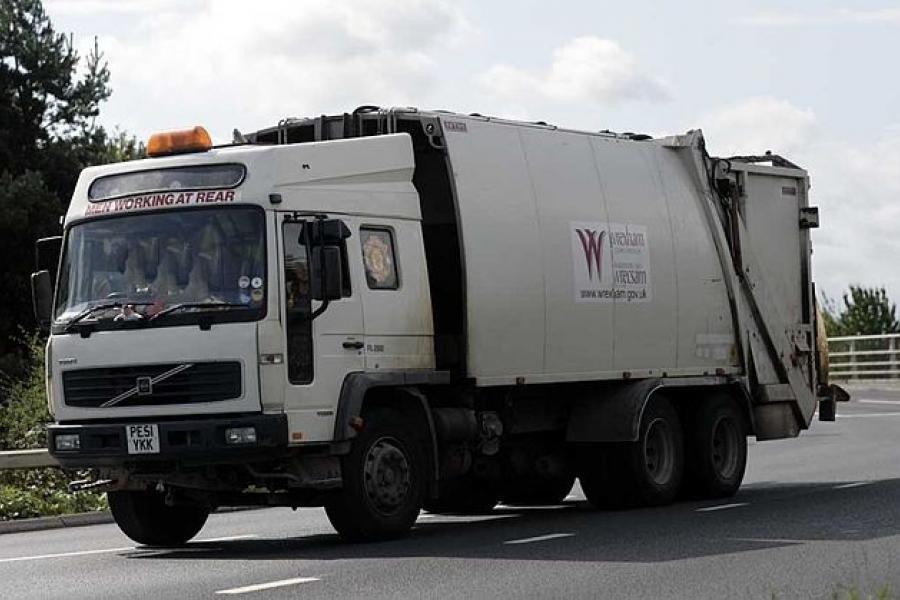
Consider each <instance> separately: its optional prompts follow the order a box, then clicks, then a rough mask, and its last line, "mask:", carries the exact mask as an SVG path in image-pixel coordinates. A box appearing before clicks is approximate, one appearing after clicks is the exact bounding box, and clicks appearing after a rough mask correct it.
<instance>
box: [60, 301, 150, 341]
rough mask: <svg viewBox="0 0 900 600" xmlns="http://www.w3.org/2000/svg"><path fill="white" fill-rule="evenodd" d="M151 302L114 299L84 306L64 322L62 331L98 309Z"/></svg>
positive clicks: (148, 304) (143, 304)
mask: <svg viewBox="0 0 900 600" xmlns="http://www.w3.org/2000/svg"><path fill="white" fill-rule="evenodd" d="M151 304H153V303H152V302H120V301H118V300H116V301H115V302H105V303H103V304H98V305H96V306H91V307H90V308H86V309H84V310H83V311H81V312H80V313H78V314H77V315H75V316H74V317H72V318H71V319H69V321H68V322H67V323H66V325H65V328H64V329H63V331H64V332H65V333H68V332H69V331H70V329H71V327H72V326H73V325H75V324H76V323H78V322H80V321H82V320H84V319H86V318H88V317H89V316H91V315H92V314H94V313H95V312H97V311H100V310H109V309H111V308H123V307H125V306H150V305H151Z"/></svg>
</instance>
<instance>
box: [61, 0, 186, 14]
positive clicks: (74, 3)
mask: <svg viewBox="0 0 900 600" xmlns="http://www.w3.org/2000/svg"><path fill="white" fill-rule="evenodd" d="M184 4H185V2H184V0H47V1H45V2H44V8H45V9H46V10H47V12H48V13H50V14H51V15H54V16H55V15H97V14H104V15H106V14H109V13H134V14H139V13H147V12H151V11H159V10H166V9H171V8H176V7H177V6H179V5H181V7H182V8H183V7H184Z"/></svg>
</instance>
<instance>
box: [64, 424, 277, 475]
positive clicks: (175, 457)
mask: <svg viewBox="0 0 900 600" xmlns="http://www.w3.org/2000/svg"><path fill="white" fill-rule="evenodd" d="M140 423H142V424H155V425H157V426H158V428H159V453H154V454H129V453H128V447H127V445H126V434H125V428H126V426H127V425H133V424H134V422H131V423H101V424H89V425H59V424H54V425H50V426H48V427H47V447H48V448H49V449H50V454H52V455H53V456H54V457H55V458H56V459H57V460H58V461H59V463H60V464H61V465H62V466H63V467H71V468H77V467H114V466H121V465H126V464H139V463H151V462H157V463H158V462H160V461H178V462H179V463H182V464H189V465H205V464H228V463H235V462H246V461H253V460H260V459H265V458H274V457H277V456H280V455H281V454H282V452H283V451H285V450H286V449H287V444H288V433H287V430H288V426H287V416H286V415H245V416H240V415H239V416H229V417H227V418H210V419H192V420H183V421H154V419H153V418H152V417H150V418H148V419H143V420H141V421H140ZM230 427H253V428H255V429H256V443H255V444H242V445H229V444H226V443H225V430H226V429H228V428H230ZM62 434H78V435H79V437H80V442H81V447H80V448H79V449H78V450H66V451H58V450H56V436H58V435H62Z"/></svg>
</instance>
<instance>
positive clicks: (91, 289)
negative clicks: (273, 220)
mask: <svg viewBox="0 0 900 600" xmlns="http://www.w3.org/2000/svg"><path fill="white" fill-rule="evenodd" d="M264 231H265V221H264V213H263V211H262V210H260V209H259V208H255V207H229V208H198V209H191V210H179V211H170V212H162V213H151V214H141V215H129V216H121V217H113V218H107V219H99V220H96V221H88V222H85V223H80V224H77V225H75V226H73V227H72V228H71V230H70V231H69V232H68V235H67V237H66V244H65V254H64V257H63V262H62V265H61V269H60V278H59V290H58V292H57V299H56V310H55V313H54V314H55V320H56V323H57V324H62V325H65V324H67V323H69V322H73V323H74V322H76V321H95V322H107V321H108V322H110V323H112V322H123V321H125V322H130V321H144V322H148V321H149V320H150V318H151V317H153V316H154V315H157V314H159V315H160V317H164V318H160V319H153V321H154V324H159V323H165V324H168V323H179V322H184V321H185V319H187V320H188V321H190V320H191V319H192V318H193V319H194V320H196V314H197V313H215V314H216V315H217V316H216V320H217V321H221V320H248V319H256V318H259V317H260V316H261V312H262V309H263V307H264V302H265V290H266V286H265V283H266V282H265V267H266V265H265V245H264V238H265V234H264ZM167 309H168V310H167ZM246 309H256V310H246ZM164 311H165V312H164ZM160 313H163V314H160ZM192 315H194V316H193V317H192ZM169 317H171V318H169Z"/></svg>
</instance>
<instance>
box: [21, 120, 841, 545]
mask: <svg viewBox="0 0 900 600" xmlns="http://www.w3.org/2000/svg"><path fill="white" fill-rule="evenodd" d="M809 189H810V188H809V178H808V175H807V173H806V171H804V170H803V169H801V168H799V167H798V166H797V165H795V164H793V163H791V162H790V161H789V160H787V159H785V158H782V157H780V156H778V155H773V154H763V155H760V156H744V157H730V158H715V157H712V156H710V155H709V154H708V152H707V150H706V145H705V141H704V138H703V135H702V133H701V132H700V131H696V130H695V131H689V132H687V133H685V134H684V135H675V136H672V137H663V138H658V139H654V138H651V137H650V136H646V135H636V134H617V133H613V132H610V131H602V132H588V131H576V130H568V129H564V128H560V127H556V126H553V125H548V124H546V123H543V122H538V123H529V122H519V121H512V120H506V119H500V118H493V117H486V116H482V115H478V114H470V115H463V114H454V113H450V112H444V111H431V112H428V111H420V110H417V109H413V108H391V109H383V108H378V107H372V106H364V107H360V108H358V109H356V110H354V111H353V112H350V113H343V114H333V115H323V116H317V117H311V118H291V119H285V120H282V121H280V122H279V123H278V124H277V125H275V126H273V127H268V128H265V129H261V130H259V131H255V132H253V133H247V134H242V133H240V132H239V131H237V130H235V140H234V143H229V144H226V145H221V146H214V145H213V144H212V143H211V139H210V136H209V134H208V133H207V132H206V130H205V129H203V128H202V127H199V126H197V127H194V128H192V129H186V130H175V131H166V132H160V133H157V134H154V135H152V136H151V138H150V140H149V142H148V145H147V158H145V159H141V160H135V161H130V162H123V163H119V164H111V165H103V166H96V167H90V168H87V169H85V170H84V171H83V172H82V173H81V175H80V177H79V179H78V182H77V184H76V187H75V190H74V193H73V196H72V198H71V202H70V204H69V207H68V212H67V214H66V215H65V218H64V220H63V233H62V235H61V236H59V237H53V238H45V239H41V240H39V241H38V242H37V246H36V254H37V259H36V260H37V262H38V267H37V268H38V270H37V271H36V272H35V273H34V274H33V275H32V288H33V301H34V308H35V312H36V314H37V316H38V319H39V321H40V322H41V323H42V325H43V326H44V327H45V328H46V329H47V330H48V331H49V341H48V343H47V351H46V381H47V393H48V406H49V409H50V411H51V413H52V415H53V417H54V422H53V423H52V424H50V425H49V426H48V446H49V449H50V452H51V453H52V455H53V456H54V457H56V459H57V460H58V461H59V463H60V464H61V465H62V466H64V467H66V468H70V469H78V470H83V471H86V472H87V473H88V476H86V477H84V478H82V479H80V480H78V481H73V482H72V484H71V488H72V489H74V490H87V489H92V490H103V491H106V492H107V494H108V499H109V506H110V509H111V512H112V515H113V516H114V518H115V520H116V522H117V523H118V525H119V527H120V528H121V529H122V531H123V532H124V533H125V534H126V535H127V536H129V537H130V538H132V539H133V540H135V541H137V542H139V543H141V544H147V545H162V546H170V545H177V544H182V543H185V542H187V541H188V540H189V539H191V538H192V537H193V536H195V535H196V534H197V533H198V532H199V530H200V529H201V528H202V527H203V525H204V523H205V521H206V520H207V517H208V515H209V514H210V512H211V511H214V510H216V509H217V508H218V507H223V506H283V507H291V508H294V509H296V508H298V507H308V506H324V508H325V511H326V513H327V515H328V518H329V519H330V521H331V523H332V524H333V526H334V527H335V529H336V530H337V532H338V533H339V534H340V535H341V536H342V537H343V538H345V539H347V540H377V539H387V538H394V537H398V536H402V535H404V534H406V533H407V532H408V531H409V530H410V529H411V527H412V525H413V524H414V522H415V521H416V519H417V517H418V515H419V514H420V511H421V510H423V509H425V510H429V511H433V512H438V513H442V512H444V513H463V514H465V513H474V512H484V511H489V510H491V509H492V508H493V507H495V506H496V505H497V504H498V503H500V502H503V503H506V504H513V505H515V504H523V505H544V504H553V503H559V502H560V501H561V500H563V499H564V498H565V497H566V496H567V494H569V492H570V490H571V488H572V486H573V482H574V481H575V479H576V478H578V479H579V480H580V485H581V488H582V490H583V492H584V494H585V496H586V498H587V500H588V501H589V502H590V503H591V504H592V505H594V506H596V507H599V508H629V507H640V506H649V505H663V504H666V503H670V502H673V501H675V500H676V499H677V498H683V497H692V498H721V497H727V496H730V495H733V494H734V493H735V492H736V490H737V489H738V487H739V486H740V484H741V480H742V478H743V474H744V470H745V465H746V461H747V440H748V438H749V437H750V436H753V437H755V438H756V439H757V440H771V439H779V438H789V437H794V436H797V435H798V434H799V432H800V431H802V430H804V429H806V428H807V427H809V425H810V421H811V419H812V418H813V415H814V413H815V412H816V410H817V407H821V408H820V417H821V418H823V419H829V418H830V419H833V415H834V402H835V400H836V399H837V396H839V390H836V389H835V388H833V387H830V386H829V385H828V383H827V381H824V380H823V378H822V377H821V376H820V373H819V370H820V369H819V362H820V361H821V357H820V354H821V353H818V352H817V351H816V349H817V345H818V344H819V343H820V342H821V340H820V339H818V336H820V335H821V334H817V322H816V307H815V294H814V287H813V283H812V281H811V270H810V258H811V246H810V229H811V228H815V227H817V226H818V212H817V210H816V208H815V207H813V206H810V204H809Z"/></svg>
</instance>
